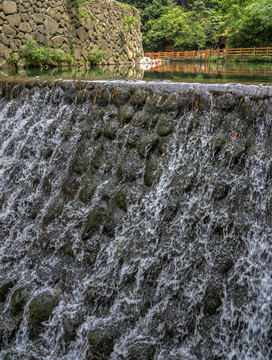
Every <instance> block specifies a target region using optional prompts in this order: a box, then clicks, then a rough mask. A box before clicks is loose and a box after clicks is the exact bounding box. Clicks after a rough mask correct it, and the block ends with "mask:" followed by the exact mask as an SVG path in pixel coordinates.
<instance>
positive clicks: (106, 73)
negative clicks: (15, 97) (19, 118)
mask: <svg viewBox="0 0 272 360" xmlns="http://www.w3.org/2000/svg"><path fill="white" fill-rule="evenodd" d="M8 75H12V76H15V77H32V76H40V77H62V78H74V79H82V78H83V79H89V80H98V79H99V80H153V81H154V80H158V81H159V80H171V81H178V82H201V83H235V82H239V83H245V84H258V83H267V84H270V85H271V84H272V65H271V64H225V65H224V64H216V63H212V62H210V63H209V62H199V61H197V62H184V61H182V62H180V61H175V62H172V63H170V62H164V63H162V64H159V65H157V66H155V67H150V66H149V65H146V66H145V69H143V68H131V67H128V66H119V67H114V66H107V67H97V68H93V69H80V70H79V69H77V68H74V69H70V70H60V69H48V70H27V71H21V72H20V73H19V74H10V73H4V72H2V73H1V72H0V77H6V76H8Z"/></svg>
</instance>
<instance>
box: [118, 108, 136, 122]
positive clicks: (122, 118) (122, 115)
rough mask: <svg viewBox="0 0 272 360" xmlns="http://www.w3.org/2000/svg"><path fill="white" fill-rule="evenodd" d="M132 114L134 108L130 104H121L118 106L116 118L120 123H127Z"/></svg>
mask: <svg viewBox="0 0 272 360" xmlns="http://www.w3.org/2000/svg"><path fill="white" fill-rule="evenodd" d="M133 114H134V108H133V107H132V106H129V105H125V106H122V107H120V108H119V111H118V120H119V122H120V123H121V124H122V125H124V124H127V123H129V122H130V121H131V120H132V118H133Z"/></svg>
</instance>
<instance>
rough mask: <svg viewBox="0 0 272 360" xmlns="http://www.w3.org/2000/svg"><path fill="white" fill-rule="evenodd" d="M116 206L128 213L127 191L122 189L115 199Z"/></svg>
mask: <svg viewBox="0 0 272 360" xmlns="http://www.w3.org/2000/svg"><path fill="white" fill-rule="evenodd" d="M114 201H115V203H116V205H117V206H118V207H119V208H120V209H121V210H123V211H127V207H128V198H127V191H126V189H120V190H119V191H118V193H117V194H116V196H115V199H114Z"/></svg>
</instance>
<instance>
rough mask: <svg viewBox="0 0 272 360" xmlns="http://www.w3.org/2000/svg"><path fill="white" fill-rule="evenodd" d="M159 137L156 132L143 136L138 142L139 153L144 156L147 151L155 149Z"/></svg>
mask: <svg viewBox="0 0 272 360" xmlns="http://www.w3.org/2000/svg"><path fill="white" fill-rule="evenodd" d="M159 141H160V139H159V137H158V136H157V135H156V134H151V135H150V136H149V135H146V136H143V137H142V138H141V139H140V141H139V144H138V148H137V149H138V151H139V154H140V155H141V156H143V157H145V156H146V155H147V154H148V153H149V152H152V151H153V150H155V149H156V147H157V146H158V144H159Z"/></svg>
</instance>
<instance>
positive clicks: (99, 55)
mask: <svg viewBox="0 0 272 360" xmlns="http://www.w3.org/2000/svg"><path fill="white" fill-rule="evenodd" d="M104 56H105V51H103V50H96V51H94V52H92V53H89V61H90V64H91V65H92V66H94V65H96V64H98V63H99V62H100V61H101V60H102V59H103V58H104Z"/></svg>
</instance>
